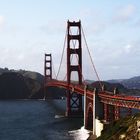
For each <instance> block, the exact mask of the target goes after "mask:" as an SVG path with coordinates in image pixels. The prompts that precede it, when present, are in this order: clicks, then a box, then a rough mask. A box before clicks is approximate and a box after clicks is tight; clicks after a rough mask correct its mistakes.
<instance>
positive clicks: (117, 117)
mask: <svg viewBox="0 0 140 140" xmlns="http://www.w3.org/2000/svg"><path fill="white" fill-rule="evenodd" d="M114 118H115V120H118V119H119V118H120V107H119V106H115V108H114Z"/></svg>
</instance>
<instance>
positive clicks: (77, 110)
mask: <svg viewBox="0 0 140 140" xmlns="http://www.w3.org/2000/svg"><path fill="white" fill-rule="evenodd" d="M73 28H76V29H77V32H76V33H73V32H72V29H73ZM82 35H83V39H84V41H85V45H86V47H87V50H88V53H89V57H90V59H91V63H92V67H93V70H94V73H95V74H96V76H97V79H98V82H99V85H100V90H99V91H98V92H97V91H96V90H95V89H94V90H93V91H91V90H89V89H88V88H87V85H86V83H85V82H84V77H83V73H82V40H81V38H82ZM66 42H67V63H66V65H67V72H66V75H65V78H64V80H61V81H60V80H58V75H59V72H60V69H61V65H62V59H63V55H64V50H65V44H66ZM75 42H78V46H77V47H76V43H75ZM73 55H76V57H75V59H76V61H77V63H76V64H72V59H73ZM52 69H53V65H52V56H51V54H45V65H44V75H45V80H44V86H45V89H47V88H48V87H61V88H64V89H66V90H67V93H66V99H67V107H66V115H67V116H68V117H71V116H72V117H73V116H74V117H76V116H81V115H82V114H83V109H82V104H83V103H82V96H84V125H85V128H89V127H92V128H93V130H94V126H95V125H94V123H95V117H96V116H95V114H96V102H95V99H96V96H97V97H98V99H99V102H100V104H101V106H102V107H103V119H104V120H105V121H111V120H110V115H112V114H113V118H112V120H118V119H119V118H120V109H121V108H126V109H128V110H129V111H128V112H129V114H130V113H131V109H138V110H140V97H133V96H127V95H125V94H123V93H118V92H117V90H116V89H114V91H113V92H109V91H106V90H105V89H104V86H103V85H102V82H100V78H99V75H98V73H97V71H96V68H95V65H94V63H93V60H92V57H91V54H90V51H89V48H88V45H87V42H86V38H85V35H84V31H83V28H82V26H81V22H80V21H79V22H70V21H68V22H67V31H66V36H65V41H64V47H63V52H62V56H61V62H60V65H59V70H58V73H57V75H56V79H52ZM72 72H77V75H78V81H77V82H76V83H75V82H73V81H72V78H71V73H72ZM65 79H66V80H65Z"/></svg>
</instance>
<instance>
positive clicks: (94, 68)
mask: <svg viewBox="0 0 140 140" xmlns="http://www.w3.org/2000/svg"><path fill="white" fill-rule="evenodd" d="M81 29H82V34H83V37H84V41H85V45H86V47H87V51H88V54H89V57H90V60H91V63H92V68H93V70H94V71H95V74H96V76H97V79H98V81H99V84H100V87H101V88H102V83H101V80H100V78H99V75H98V73H97V70H96V67H95V65H94V62H93V59H92V57H91V53H90V50H89V47H88V44H87V41H86V37H85V34H84V30H83V27H82V26H81Z"/></svg>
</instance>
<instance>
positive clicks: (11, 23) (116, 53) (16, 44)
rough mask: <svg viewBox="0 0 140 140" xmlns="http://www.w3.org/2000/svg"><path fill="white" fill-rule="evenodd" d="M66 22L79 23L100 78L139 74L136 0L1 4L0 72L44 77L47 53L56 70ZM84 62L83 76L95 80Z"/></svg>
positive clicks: (139, 18) (138, 3) (139, 5)
mask: <svg viewBox="0 0 140 140" xmlns="http://www.w3.org/2000/svg"><path fill="white" fill-rule="evenodd" d="M68 19H69V20H70V21H78V20H81V23H82V27H83V28H84V32H85V35H86V39H87V42H88V46H89V49H90V51H91V55H92V57H93V59H94V63H95V66H96V68H97V71H98V73H99V76H100V79H101V80H108V79H124V78H130V77H133V76H138V75H140V65H139V63H140V1H139V0H133V1H132V0H124V1H121V0H117V1H112V0H108V1H105V0H98V1H96V0H87V1H85V0H76V1H74V0H71V1H66V0H61V1H58V0H51V1H49V0H12V1H10V0H0V56H1V58H0V68H5V67H7V68H9V69H25V70H30V71H36V72H40V73H42V74H43V70H44V69H43V67H44V54H45V53H52V56H53V63H54V68H55V70H56V71H57V70H58V67H59V63H60V56H61V53H62V49H63V42H64V36H65V32H66V26H67V25H66V24H67V20H68ZM82 40H83V39H82ZM83 47H84V45H83ZM83 52H85V48H83ZM86 57H87V56H86ZM87 60H88V59H86V58H83V74H84V78H85V79H93V80H94V78H95V77H94V74H93V77H92V76H91V75H92V73H93V71H92V67H91V65H89V64H88V63H87V62H88V61H87ZM64 67H65V66H62V68H63V69H64V71H65V68H64ZM61 74H62V76H63V72H61Z"/></svg>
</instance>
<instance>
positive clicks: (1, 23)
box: [0, 16, 5, 29]
mask: <svg viewBox="0 0 140 140" xmlns="http://www.w3.org/2000/svg"><path fill="white" fill-rule="evenodd" d="M4 24H5V18H4V16H0V29H1V28H3V26H4Z"/></svg>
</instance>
